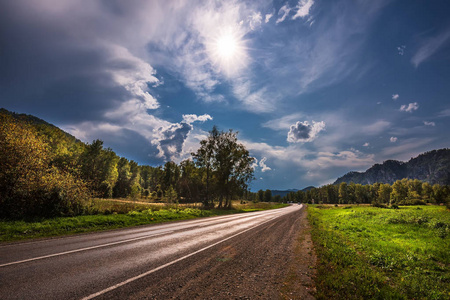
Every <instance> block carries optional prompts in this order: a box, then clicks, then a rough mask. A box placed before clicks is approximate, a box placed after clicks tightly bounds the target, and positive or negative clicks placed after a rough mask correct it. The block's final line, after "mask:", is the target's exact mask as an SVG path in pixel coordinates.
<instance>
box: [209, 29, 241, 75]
mask: <svg viewBox="0 0 450 300" xmlns="http://www.w3.org/2000/svg"><path fill="white" fill-rule="evenodd" d="M239 32H240V31H239V29H235V28H231V27H229V28H224V29H223V30H220V31H219V32H218V33H217V36H216V37H215V38H213V39H212V40H211V42H210V43H208V44H207V46H208V51H209V54H210V57H211V59H212V61H213V63H214V65H215V66H216V67H217V68H218V70H220V72H222V73H223V74H225V75H226V76H233V75H234V74H236V73H237V72H238V71H239V70H241V69H242V68H243V67H244V66H245V65H247V61H248V56H247V50H246V48H245V41H244V40H243V39H242V34H239Z"/></svg>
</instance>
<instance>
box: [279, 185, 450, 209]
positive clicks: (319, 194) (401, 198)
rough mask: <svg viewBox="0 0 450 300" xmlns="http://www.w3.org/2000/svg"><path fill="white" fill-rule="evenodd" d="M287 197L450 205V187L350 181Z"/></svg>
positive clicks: (308, 200) (313, 200)
mask: <svg viewBox="0 0 450 300" xmlns="http://www.w3.org/2000/svg"><path fill="white" fill-rule="evenodd" d="M283 201H287V202H302V203H312V204H372V205H373V206H380V207H384V206H394V207H395V206H399V205H425V204H445V205H447V207H449V208H450V187H449V186H448V185H439V184H433V185H431V184H429V183H428V182H423V181H420V180H418V179H408V178H403V179H401V180H397V181H395V182H394V183H393V184H392V185H391V184H387V183H374V184H367V185H362V184H359V183H353V182H351V183H346V182H341V183H340V184H337V185H333V184H329V185H325V186H322V187H320V188H314V189H311V190H308V191H306V192H304V191H297V192H291V193H289V194H287V195H286V196H285V197H284V198H283Z"/></svg>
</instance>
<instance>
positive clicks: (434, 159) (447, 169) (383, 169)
mask: <svg viewBox="0 0 450 300" xmlns="http://www.w3.org/2000/svg"><path fill="white" fill-rule="evenodd" d="M403 178H409V179H419V180H422V181H425V182H428V183H430V184H436V183H437V184H441V185H450V149H439V150H433V151H429V152H425V153H423V154H420V155H419V156H417V157H415V158H411V159H410V160H409V161H408V162H401V161H397V160H387V161H385V162H383V163H382V164H375V165H373V166H372V167H371V168H369V169H368V170H367V171H365V172H349V173H347V174H345V175H344V176H342V177H339V178H338V179H337V180H336V181H335V182H334V184H340V183H341V182H348V183H349V182H354V183H360V184H373V183H375V182H380V183H389V184H392V183H394V182H395V181H397V180H400V179H403Z"/></svg>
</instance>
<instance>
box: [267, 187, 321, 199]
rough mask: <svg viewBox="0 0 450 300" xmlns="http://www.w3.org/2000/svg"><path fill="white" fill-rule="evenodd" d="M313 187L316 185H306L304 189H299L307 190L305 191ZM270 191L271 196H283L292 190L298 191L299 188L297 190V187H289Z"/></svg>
mask: <svg viewBox="0 0 450 300" xmlns="http://www.w3.org/2000/svg"><path fill="white" fill-rule="evenodd" d="M315 188H316V187H314V186H308V187H305V188H304V189H302V190H301V191H302V192H307V191H309V190H312V189H315ZM270 191H271V192H272V196H277V195H280V196H281V197H282V198H283V197H284V196H286V195H287V194H289V193H293V192H298V191H299V190H297V189H290V190H270Z"/></svg>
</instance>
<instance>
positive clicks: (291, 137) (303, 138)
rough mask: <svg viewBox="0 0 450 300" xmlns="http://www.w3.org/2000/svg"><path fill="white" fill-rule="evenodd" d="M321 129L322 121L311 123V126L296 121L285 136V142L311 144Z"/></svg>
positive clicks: (323, 123)
mask: <svg viewBox="0 0 450 300" xmlns="http://www.w3.org/2000/svg"><path fill="white" fill-rule="evenodd" d="M323 129H325V122H323V121H321V122H315V121H312V124H309V123H308V121H304V122H300V121H298V122H297V123H295V124H293V125H291V127H290V129H289V132H288V135H287V141H288V142H290V143H299V142H311V141H313V140H314V139H315V138H316V136H317V134H318V133H319V132H320V131H322V130H323Z"/></svg>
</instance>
